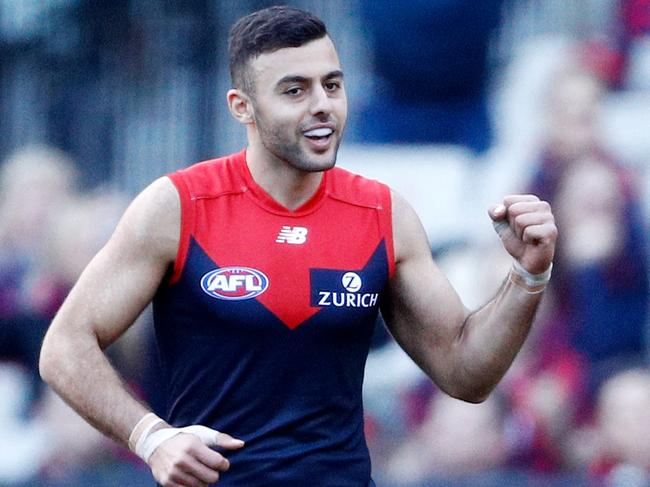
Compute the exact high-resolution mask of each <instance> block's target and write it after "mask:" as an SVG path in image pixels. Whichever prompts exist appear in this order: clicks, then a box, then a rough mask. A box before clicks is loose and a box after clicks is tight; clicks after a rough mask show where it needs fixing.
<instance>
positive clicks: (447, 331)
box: [41, 7, 556, 487]
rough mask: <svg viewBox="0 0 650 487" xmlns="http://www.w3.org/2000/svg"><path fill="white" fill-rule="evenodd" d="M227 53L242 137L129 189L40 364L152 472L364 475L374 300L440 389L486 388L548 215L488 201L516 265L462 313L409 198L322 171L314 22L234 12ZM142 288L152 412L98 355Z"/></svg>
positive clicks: (540, 250) (321, 477)
mask: <svg viewBox="0 0 650 487" xmlns="http://www.w3.org/2000/svg"><path fill="white" fill-rule="evenodd" d="M229 50H230V63H231V74H232V81H233V86H234V88H233V89H231V90H230V91H229V92H228V94H227V101H228V106H229V108H230V111H231V113H232V114H233V116H234V117H235V119H236V120H237V121H239V122H240V123H242V124H243V125H244V126H245V127H246V131H247V136H248V147H247V149H246V151H242V152H240V153H238V154H234V155H232V156H229V157H226V158H222V159H218V160H213V161H207V162H204V163H201V164H198V165H195V166H193V167H191V168H189V169H186V170H183V171H180V172H178V173H175V174H172V175H170V176H168V177H163V178H161V179H159V180H157V181H156V182H154V183H153V184H152V185H151V186H149V187H148V188H146V189H145V190H144V191H143V192H142V193H141V194H140V195H139V196H138V197H137V198H136V199H135V200H134V201H133V203H132V204H131V206H130V207H129V209H128V210H127V211H126V213H125V215H124V216H123V218H122V220H121V222H120V223H119V225H118V227H117V229H116V231H115V233H114V235H113V236H112V237H111V239H110V240H109V242H108V243H107V245H106V246H105V247H104V248H103V249H102V250H101V251H100V252H99V254H98V255H97V256H96V257H95V258H94V260H93V261H92V262H91V263H90V264H89V266H88V268H87V269H86V270H85V272H84V273H83V275H82V276H81V278H80V279H79V282H78V283H77V284H76V286H75V287H74V289H73V290H72V291H71V293H70V295H69V296H68V298H67V300H66V302H65V303H64V305H63V306H62V308H61V310H60V312H59V314H58V315H57V317H56V318H55V320H54V322H53V323H52V325H51V327H50V330H49V332H48V334H47V336H46V338H45V341H44V344H43V349H42V354H41V373H42V376H43V377H44V379H45V380H46V381H47V382H48V383H50V384H51V385H52V387H53V388H54V389H55V390H56V391H57V392H58V393H59V394H61V395H62V396H63V397H64V398H65V399H66V401H68V402H69V403H70V404H71V405H72V406H73V407H74V408H75V409H76V410H77V411H78V412H79V413H80V414H81V415H82V416H84V417H85V418H86V419H87V420H88V421H89V422H90V423H92V424H93V425H95V426H96V427H97V428H98V429H100V430H101V431H103V432H104V433H105V434H107V435H109V436H111V437H112V438H114V439H116V440H117V441H119V442H121V443H122V444H125V445H126V444H128V445H129V447H130V448H131V449H132V450H134V451H135V452H136V453H137V454H138V455H139V456H140V457H141V458H143V459H144V460H145V461H146V462H147V463H148V464H149V466H150V467H151V470H152V472H153V475H154V477H155V478H156V479H157V480H158V482H160V483H161V484H162V485H164V486H181V485H182V486H204V485H209V484H211V483H214V482H216V481H217V480H221V482H223V484H225V485H245V486H255V485H265V486H269V485H282V486H286V485H309V486H316V485H331V486H337V487H339V486H346V485H354V486H365V485H373V483H372V480H371V479H370V460H369V456H368V451H367V447H366V444H365V439H364V436H363V410H362V405H361V383H362V379H363V368H364V363H365V359H366V355H367V352H368V347H369V341H370V335H371V332H372V327H373V324H374V321H375V318H376V315H377V312H378V308H379V306H380V305H381V309H382V312H383V315H384V318H385V320H386V322H387V323H388V325H389V327H390V330H391V332H392V333H393V335H394V336H395V338H396V339H397V341H398V342H399V343H400V344H401V345H402V346H403V347H404V349H405V350H406V351H407V352H408V353H409V355H410V356H411V357H413V359H414V360H415V361H416V362H417V363H418V364H419V365H420V366H421V367H422V368H423V370H424V371H425V372H426V373H427V374H429V376H430V377H431V378H432V379H433V380H434V381H435V382H436V383H437V384H438V385H439V386H440V387H441V388H442V389H443V390H444V391H445V392H447V393H448V394H450V395H452V396H454V397H458V398H461V399H464V400H467V401H472V402H478V401H481V400H483V399H485V398H486V397H487V395H488V394H489V392H490V390H491V389H492V388H493V387H494V386H495V385H496V383H497V382H498V381H499V379H500V378H501V377H502V375H503V374H504V373H505V371H506V370H507V368H508V366H509V365H510V363H511V361H512V360H513V358H514V356H515V354H516V352H517V350H518V349H519V348H520V346H521V344H522V342H523V341H524V338H525V336H526V334H527V332H528V329H529V326H530V323H531V320H532V318H533V315H534V312H535V309H536V307H537V305H538V303H539V300H540V296H541V295H540V292H541V291H542V290H543V289H544V286H545V284H546V282H547V280H548V276H549V274H550V266H551V261H552V258H553V252H554V246H555V239H556V228H555V225H554V223H553V216H552V214H551V212H550V208H549V206H548V205H547V204H546V203H543V202H540V201H539V200H538V199H537V198H535V197H533V196H509V197H506V198H505V199H504V201H503V204H501V205H499V206H498V207H496V208H494V209H492V210H490V216H491V218H492V220H494V222H495V223H496V225H497V226H498V227H499V231H500V234H501V239H502V241H503V244H504V246H505V248H506V249H507V250H508V251H509V252H510V253H511V254H512V255H513V257H514V258H515V259H516V264H515V267H513V271H512V272H511V273H510V276H509V279H507V280H506V282H505V283H504V285H503V286H502V288H501V289H500V290H499V292H498V293H497V295H496V297H495V299H494V300H493V301H491V302H490V303H488V304H487V305H486V306H485V307H483V308H482V309H481V310H479V311H477V312H474V313H470V312H468V311H467V310H466V309H465V308H464V307H463V305H462V303H461V301H460V300H459V298H458V296H457V295H456V293H455V292H454V290H453V289H452V288H451V286H450V285H449V283H448V281H447V280H446V279H445V277H444V276H443V275H442V274H441V273H440V271H439V270H438V269H437V267H436V266H435V264H434V262H433V260H432V258H431V254H430V251H429V247H428V243H427V240H426V237H425V233H424V231H423V229H422V226H421V224H420V222H419V220H418V218H417V216H416V215H415V214H414V212H413V210H412V209H411V208H410V207H409V205H408V204H407V203H406V202H405V201H404V200H403V199H402V198H401V197H399V196H398V195H395V194H391V192H390V191H389V190H388V188H386V187H385V186H384V185H382V184H379V183H377V182H374V181H369V180H366V179H364V178H362V177H360V176H354V175H352V174H350V173H348V172H346V171H343V170H341V169H338V168H333V166H334V164H335V159H336V153H337V149H338V146H339V143H340V140H341V136H342V133H343V129H344V127H345V121H346V115H347V100H346V95H345V88H344V83H343V73H342V71H341V67H340V64H339V60H338V57H337V53H336V50H335V48H334V45H333V44H332V41H331V39H330V38H329V36H328V35H327V32H326V30H325V26H324V25H323V24H322V22H321V21H320V20H318V19H317V18H315V17H313V16H312V15H310V14H308V13H306V12H302V11H300V10H296V9H293V8H290V7H273V8H270V9H265V10H262V11H259V12H256V13H253V14H251V15H249V16H247V17H244V18H243V19H241V20H240V21H239V22H238V23H237V24H236V25H235V26H234V27H233V30H232V32H231V39H230V46H229ZM152 299H153V300H154V318H155V326H156V334H157V340H158V345H159V348H160V351H161V359H162V363H163V378H164V380H165V381H166V383H167V384H166V385H167V388H168V393H169V402H168V410H167V418H166V419H167V421H163V420H162V419H160V418H158V417H157V416H155V415H154V414H153V413H150V412H149V410H148V409H147V407H146V406H145V405H143V404H141V403H140V402H138V401H137V400H135V399H134V398H133V397H132V396H131V395H130V394H129V393H128V392H127V390H126V389H125V387H124V386H123V384H122V382H121V381H120V378H119V377H118V376H117V374H116V373H115V371H114V369H113V368H112V367H111V366H110V365H109V363H108V361H107V360H106V357H105V355H104V354H103V353H102V350H103V349H104V348H106V347H107V346H108V345H109V344H111V343H112V342H113V341H114V340H116V339H117V338H118V337H119V336H120V335H121V334H122V333H123V332H124V331H125V330H126V329H127V328H128V327H129V326H130V325H131V323H132V322H133V320H134V319H135V318H136V317H137V316H138V314H139V313H140V312H141V311H142V310H143V309H144V307H145V306H146V305H147V304H148V303H149V302H150V301H151V300H152ZM171 425H174V427H172V426H171ZM187 425H190V426H189V427H187ZM199 425H203V426H199ZM180 427H184V428H188V429H181V428H180ZM217 430H219V431H224V432H225V433H220V432H218V431H217ZM226 433H228V434H226ZM229 434H232V435H233V436H229ZM242 440H245V442H244V441H242ZM210 447H216V448H217V449H216V450H215V449H212V448H210ZM231 462H232V465H231Z"/></svg>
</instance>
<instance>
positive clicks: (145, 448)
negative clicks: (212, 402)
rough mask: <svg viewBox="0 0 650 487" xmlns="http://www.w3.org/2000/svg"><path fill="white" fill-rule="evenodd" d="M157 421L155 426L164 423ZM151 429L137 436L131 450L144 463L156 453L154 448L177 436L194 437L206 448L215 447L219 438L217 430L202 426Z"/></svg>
mask: <svg viewBox="0 0 650 487" xmlns="http://www.w3.org/2000/svg"><path fill="white" fill-rule="evenodd" d="M156 417H157V416H156ZM158 419H159V420H160V421H158V422H156V423H155V424H160V423H161V422H164V421H163V420H162V419H160V418H158ZM154 426H155V425H154ZM152 428H153V426H151V427H150V428H147V429H146V430H143V433H142V434H141V435H140V436H139V438H138V440H137V441H136V442H135V447H134V448H133V452H134V453H135V454H136V455H138V456H139V457H140V458H141V459H142V460H144V461H145V463H149V458H151V455H153V453H154V452H155V451H156V448H158V447H159V446H160V445H161V444H162V443H164V442H165V441H167V440H169V439H170V438H173V437H174V436H176V435H178V434H181V433H186V434H191V435H194V436H196V437H197V438H198V439H199V440H201V442H202V443H203V444H204V445H207V446H215V445H217V440H218V437H219V432H218V431H217V430H213V429H212V428H208V427H207V426H202V425H192V426H185V427H184V428H161V429H159V430H157V431H154V432H152V431H151V430H152Z"/></svg>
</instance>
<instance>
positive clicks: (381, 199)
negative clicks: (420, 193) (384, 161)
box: [328, 167, 390, 210]
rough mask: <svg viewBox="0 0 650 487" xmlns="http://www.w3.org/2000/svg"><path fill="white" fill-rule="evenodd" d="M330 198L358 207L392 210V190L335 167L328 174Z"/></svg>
mask: <svg viewBox="0 0 650 487" xmlns="http://www.w3.org/2000/svg"><path fill="white" fill-rule="evenodd" d="M328 178H329V184H328V192H329V195H330V197H332V198H334V199H338V200H341V201H345V202H347V203H350V204H354V205H357V206H366V207H370V208H377V209H387V210H388V209H390V188H388V186H386V185H385V184H383V183H381V182H379V181H376V180H374V179H369V178H366V177H364V176H361V175H359V174H356V173H353V172H351V171H348V170H347V169H342V168H340V167H335V168H333V169H331V170H330V171H329V173H328Z"/></svg>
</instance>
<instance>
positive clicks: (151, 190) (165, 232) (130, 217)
mask: <svg viewBox="0 0 650 487" xmlns="http://www.w3.org/2000/svg"><path fill="white" fill-rule="evenodd" d="M179 229H180V197H179V193H178V191H177V189H176V187H175V186H174V184H173V183H172V181H171V180H170V179H169V178H168V177H161V178H159V179H157V180H155V181H154V182H153V183H151V184H150V185H149V186H147V187H146V188H145V189H144V190H143V191H142V192H141V193H140V194H139V195H138V196H136V197H135V199H134V200H133V201H132V202H131V204H130V205H129V207H128V208H127V210H126V212H125V213H124V215H123V217H122V219H121V220H120V223H119V225H118V227H117V229H116V232H115V236H116V237H117V238H118V239H120V240H122V241H123V242H124V243H127V244H128V245H130V246H132V247H133V248H134V250H135V249H143V250H146V251H147V252H149V253H152V254H155V256H157V257H161V258H164V259H165V260H173V258H174V256H175V254H176V249H177V246H178V239H179Z"/></svg>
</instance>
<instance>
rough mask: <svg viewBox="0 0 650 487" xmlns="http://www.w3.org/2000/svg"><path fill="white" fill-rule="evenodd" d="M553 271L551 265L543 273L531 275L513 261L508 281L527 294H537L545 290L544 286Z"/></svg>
mask: <svg viewBox="0 0 650 487" xmlns="http://www.w3.org/2000/svg"><path fill="white" fill-rule="evenodd" d="M552 270H553V263H552V262H551V264H550V265H549V266H548V269H546V270H545V271H544V272H541V273H539V274H533V273H531V272H529V271H527V270H526V269H524V267H523V266H522V265H521V264H520V263H519V262H518V261H517V260H515V261H514V262H513V264H512V268H511V269H510V274H509V278H510V280H511V281H512V282H513V283H514V284H515V285H517V286H519V287H520V288H522V289H523V290H524V291H526V292H527V293H528V294H538V293H541V292H542V291H544V289H546V285H547V284H548V282H549V281H550V280H551V271H552Z"/></svg>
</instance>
